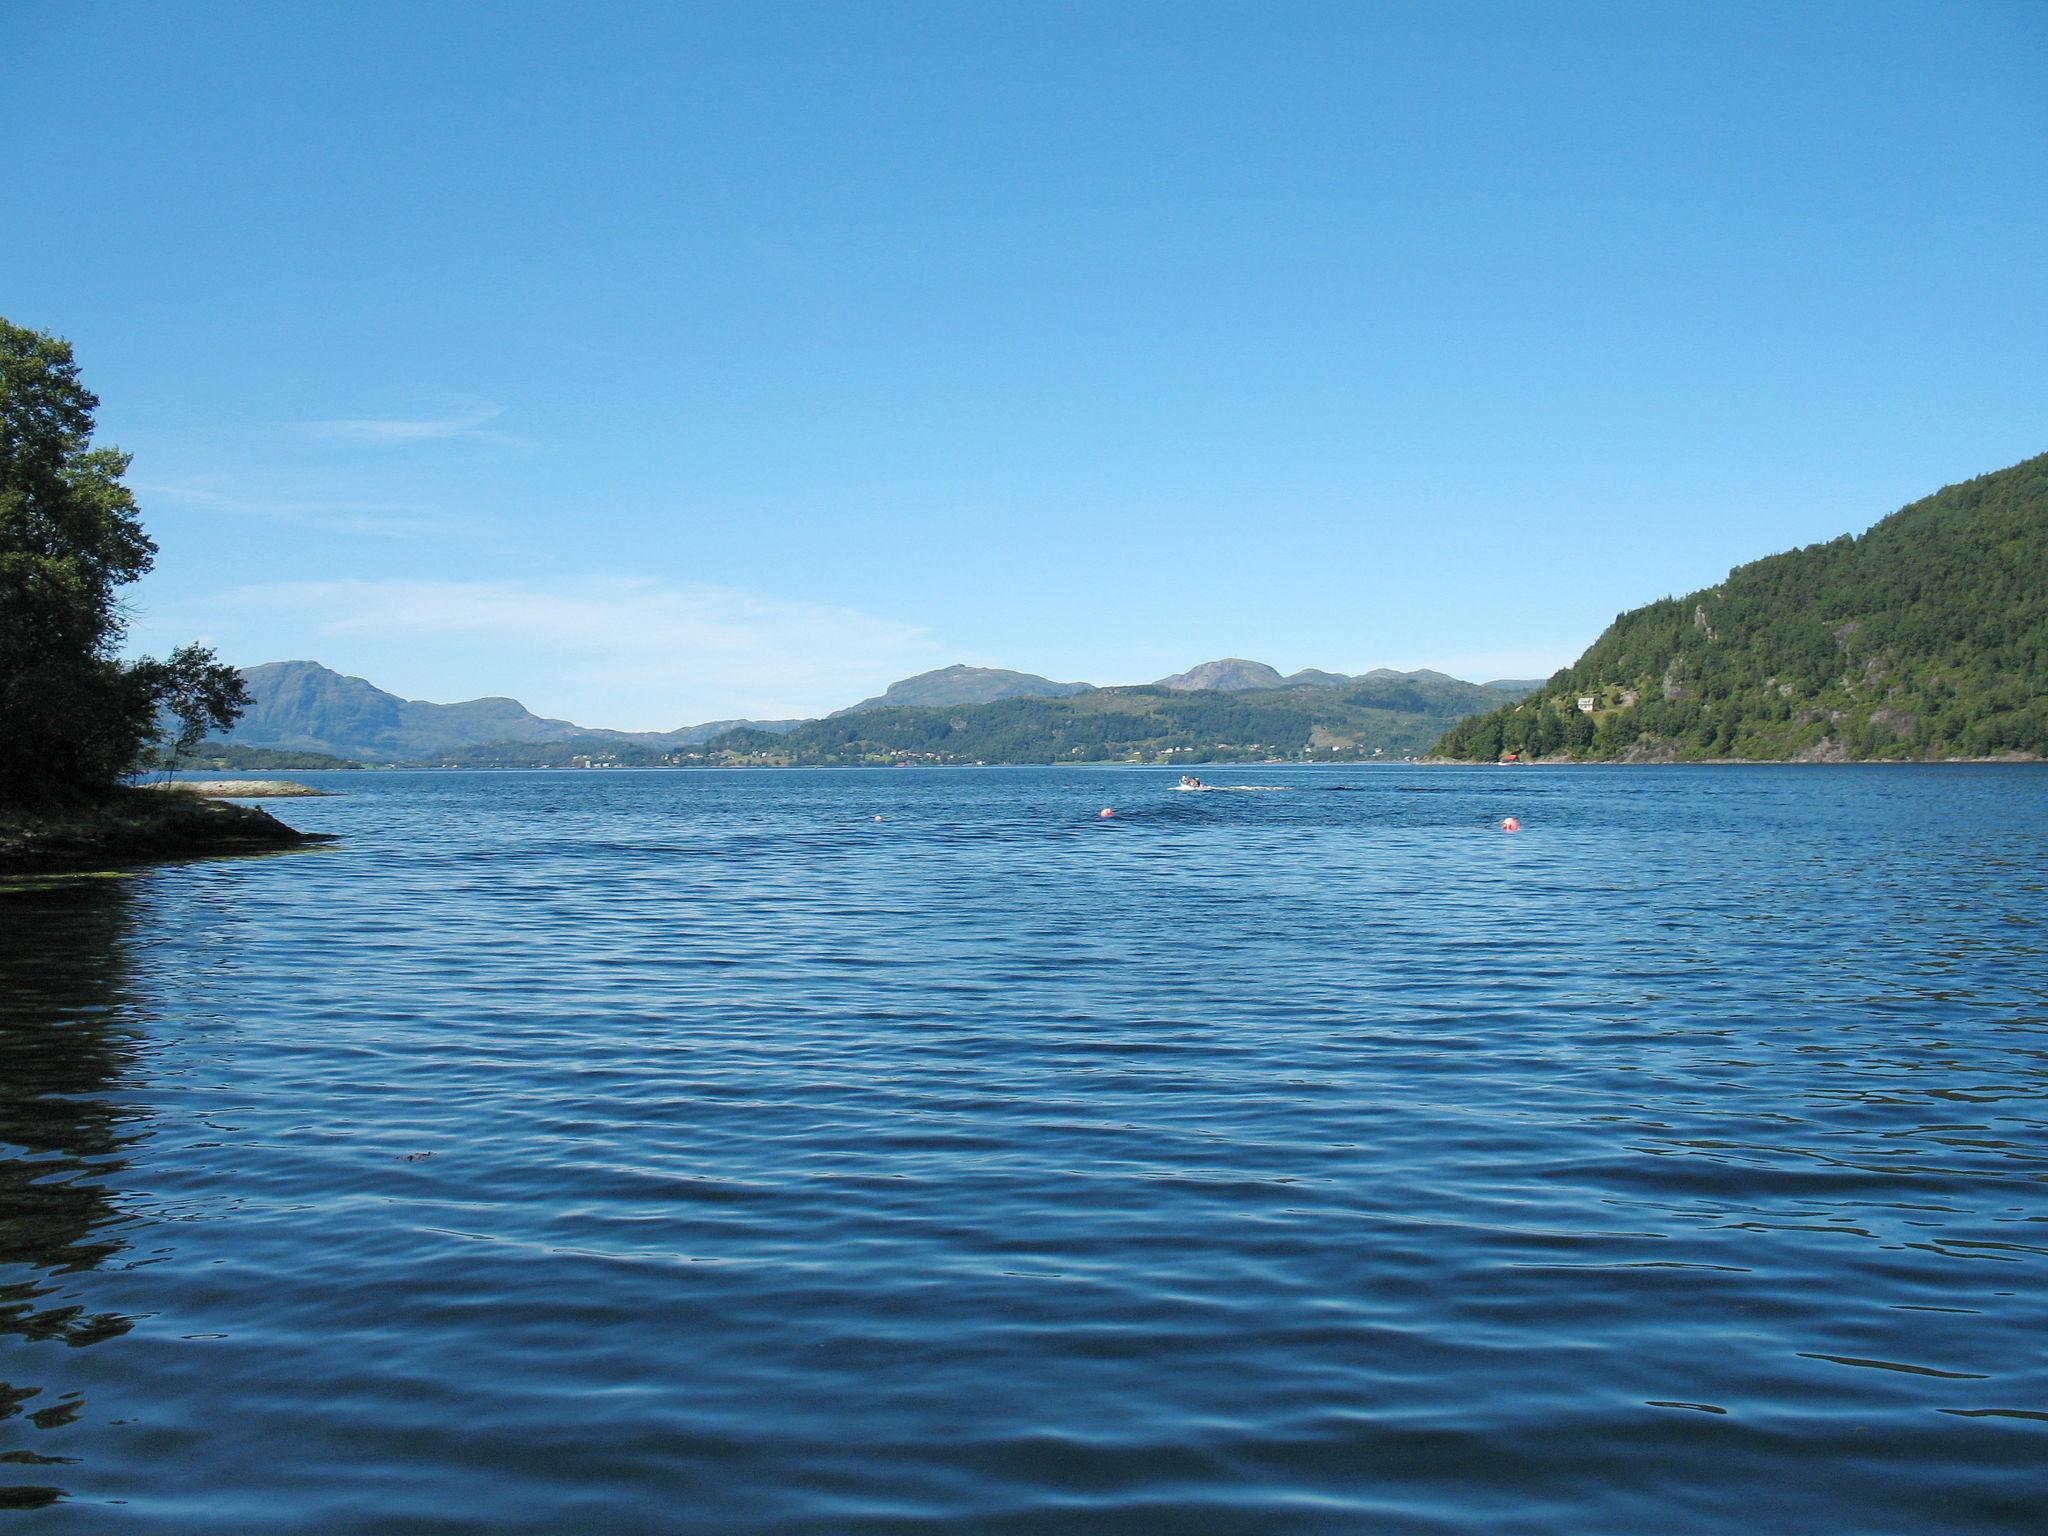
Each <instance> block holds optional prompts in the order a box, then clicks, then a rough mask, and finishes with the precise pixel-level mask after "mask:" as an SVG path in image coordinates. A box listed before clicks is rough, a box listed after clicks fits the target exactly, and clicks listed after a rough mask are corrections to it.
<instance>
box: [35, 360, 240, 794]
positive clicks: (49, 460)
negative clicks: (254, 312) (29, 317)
mask: <svg viewBox="0 0 2048 1536" xmlns="http://www.w3.org/2000/svg"><path fill="white" fill-rule="evenodd" d="M98 408H99V400H98V398H97V397H96V396H94V395H93V393H92V392H91V391H90V390H88V389H86V388H85V386H84V385H83V384H82V383H81V382H80V381H79V377H78V366H77V364H76V363H75V362H74V361H73V360H72V355H71V345H70V343H69V342H66V341H62V340H60V339H58V338H57V337H55V336H51V335H48V334H47V333H45V332H42V331H32V330H27V329H25V328H23V327H21V326H17V325H11V324H9V323H8V322H7V321H5V320H0V803H6V802H12V803H24V802H28V801H35V800H46V799H52V798H68V797H73V796H77V795H80V794H89V793H92V792H94V791H98V790H105V789H108V788H111V787H112V786H113V785H114V784H115V783H117V782H118V781H119V780H120V779H121V777H122V776H123V775H124V774H127V773H129V772H131V771H133V770H134V769H135V768H137V767H139V766H140V765H141V764H142V763H143V761H144V760H145V758H146V757H147V755H148V754H149V753H150V751H151V749H152V747H153V746H154V745H155V744H156V743H157V742H159V741H161V740H163V739H165V738H166V737H175V738H176V739H179V740H183V739H184V738H185V737H187V736H190V737H191V738H192V740H193V741H195V742H196V740H197V739H198V737H199V736H200V735H203V734H204V733H205V730H206V728H207V727H209V726H211V727H214V728H218V729H221V730H225V729H227V728H228V727H229V726H230V725H232V724H233V723H234V721H235V720H236V718H237V717H239V716H240V714H241V712H242V710H243V709H245V708H246V707H247V706H248V702H249V701H248V695H247V693H246V692H245V691H244V689H243V686H242V681H241V678H240V677H239V676H238V675H237V674H236V673H235V671H234V669H233V668H232V667H229V666H226V665H225V664H223V663H221V662H220V661H218V660H216V659H215V657H214V655H213V653H212V652H211V651H209V650H206V649H204V648H203V647H199V646H186V647H184V648H183V649H181V650H179V651H176V652H174V653H173V654H172V656H171V658H170V659H169V660H168V661H161V662H159V661H153V660H150V659H147V658H145V659H143V660H141V661H138V662H133V663H126V662H123V661H122V660H121V657H120V649H121V642H122V640H123V639H124V638H125V635H126V623H125V620H124V618H123V615H122V612H121V607H120V603H119V601H118V598H117V595H116V594H117V593H118V591H119V589H120V588H121V587H124V586H126V585H128V584H129V583H131V582H133V581H135V580H136V579H137V578H139V577H140V576H142V575H143V573H144V572H146V571H148V570H149V568H150V566H151V565H152V563H154V561H155V558H156V545H155V544H154V543H152V542H151V540H150V538H149V536H148V535H147V534H146V533H144V532H143V531H142V522H141V519H140V517H139V515H138V514H137V510H136V506H135V498H134V496H133V495H131V494H130V493H129V490H128V488H127V486H125V485H123V484H122V483H121V477H122V476H123V475H124V474H125V473H127V470H128V462H129V461H128V455H126V454H124V453H122V452H120V451H119V450H118V449H114V448H95V447H93V446H92V433H93V424H94V413H95V412H96V411H97V410H98ZM168 720H175V721H177V722H178V725H177V727H176V728H175V729H173V728H172V727H171V726H170V725H169V724H168V723H167V721H168Z"/></svg>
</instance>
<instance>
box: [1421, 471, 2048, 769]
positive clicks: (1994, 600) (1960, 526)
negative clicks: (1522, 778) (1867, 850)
mask: <svg viewBox="0 0 2048 1536" xmlns="http://www.w3.org/2000/svg"><path fill="white" fill-rule="evenodd" d="M1581 699H1588V700H1590V701H1591V702H1592V705H1593V708H1592V710H1591V712H1590V713H1589V712H1586V711H1583V710H1582V709H1581V708H1580V705H1579V701H1580V700H1581ZM1437 750H1438V751H1439V752H1442V753H1444V754H1445V755H1447V756H1452V757H1464V758H1493V757H1497V756H1499V755H1500V754H1501V753H1502V752H1508V751H1513V752H1521V753H1524V754H1527V755H1530V756H1547V755H1551V754H1554V753H1568V754H1569V755H1571V756H1573V757H1579V758H1620V757H1631V756H1659V757H1678V758H1711V757H1744V758H1793V757H1816V756H1825V757H1853V758H1938V757H1983V756H1991V755H1995V754H1998V753H2004V752H2030V753H2036V754H2048V455H2042V456H2041V457H2039V458H2034V459H2029V460H2027V461H2026V462H2024V463H2021V464H2015V465H2013V466H2012V467H2011V468H2009V469H2002V470H1999V471H1996V472H1995V473H1993V474H1988V475H1981V476H1979V477H1978V478H1976V479H1974V480H1969V481H1965V482H1964V483H1962V484H1960V485H1952V486H1949V487H1947V488H1946V489H1944V490H1942V491H1939V492H1937V493H1936V494H1934V495H1932V496H1929V497H1927V498H1926V499H1924V500H1922V501H1917V502H1915V503H1913V504H1912V505H1911V506H1908V507H1905V508H1902V509H1901V510H1900V511H1898V512H1895V513H1893V514H1892V515H1891V516H1890V517H1887V518H1885V519H1884V520H1883V521H1882V522H1879V523H1878V524H1877V525H1876V526H1874V527H1872V528H1871V529H1870V530H1869V531H1867V532H1866V533H1863V534H1862V535H1860V536H1857V537H1854V538H1851V537H1848V536H1846V535H1845V536H1844V537H1842V538H1839V539H1835V540H1832V541H1831V542H1829V543H1826V544H1815V545H1811V546H1809V547H1807V548H1805V549H1798V550H1792V551H1789V552H1788V553H1785V554H1780V555H1772V556H1770V557H1768V558H1766V559H1763V560H1758V561H1755V562H1753V563H1752V564H1749V565H1744V566H1738V567H1737V568H1736V569H1735V570H1733V571H1730V572H1729V573H1728V577H1727V579H1726V580H1725V581H1723V582H1722V583H1721V584H1720V585H1719V586H1715V587H1710V588H1708V589H1706V590H1705V591H1701V592H1694V593H1692V594H1691V595H1690V596H1687V597H1683V598H1665V599H1663V600H1662V601H1660V602H1655V603H1650V604H1648V605H1646V606H1644V607H1642V608H1637V609H1635V610H1633V611H1632V612H1629V613H1624V614H1621V615H1619V616H1618V617H1617V618H1616V619H1615V621H1614V623H1613V624H1611V625H1610V626H1608V628H1607V630H1606V631H1605V632H1604V633H1603V634H1602V635H1601V636H1600V638H1599V639H1598V640H1596V641H1594V642H1593V645H1592V646H1591V647H1590V648H1589V649H1588V650H1587V651H1586V653H1585V655H1583V656H1581V657H1580V658H1579V659H1578V661H1577V662H1576V663H1575V664H1573V665H1572V666H1571V667H1568V668H1567V669H1565V670H1564V671H1562V672H1560V673H1558V674H1557V675H1556V676H1555V677H1553V678H1551V679H1550V680H1549V681H1548V682H1547V683H1545V684H1544V686H1543V688H1542V689H1541V690H1540V691H1539V692H1538V693H1536V694H1535V695H1533V696H1532V697H1530V698H1528V699H1526V700H1524V701H1522V703H1520V704H1519V705H1512V706H1509V707H1508V708H1505V709H1501V710H1496V711H1495V712H1493V713H1492V714H1488V715H1483V716H1480V717H1478V718H1477V719H1473V720H1467V721H1465V722H1464V723H1462V724H1461V725H1459V726H1457V727H1456V728H1455V729H1453V730H1452V731H1450V732H1449V733H1448V734H1447V735H1446V736H1445V737H1444V739H1443V741H1442V742H1440V743H1439V744H1438V748H1437Z"/></svg>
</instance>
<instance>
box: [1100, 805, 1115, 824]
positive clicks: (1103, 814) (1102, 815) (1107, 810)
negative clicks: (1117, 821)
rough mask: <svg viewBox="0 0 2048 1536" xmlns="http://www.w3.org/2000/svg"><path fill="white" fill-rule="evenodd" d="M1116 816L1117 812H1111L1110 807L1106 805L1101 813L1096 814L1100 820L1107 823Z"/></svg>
mask: <svg viewBox="0 0 2048 1536" xmlns="http://www.w3.org/2000/svg"><path fill="white" fill-rule="evenodd" d="M1115 814H1116V812H1115V811H1113V810H1111V809H1110V808H1109V807H1108V806H1106V805H1105V806H1104V807H1103V808H1102V809H1101V810H1100V811H1098V812H1096V815H1097V817H1098V818H1100V819H1101V820H1103V821H1107V820H1109V818H1110V817H1112V816H1114V815H1115Z"/></svg>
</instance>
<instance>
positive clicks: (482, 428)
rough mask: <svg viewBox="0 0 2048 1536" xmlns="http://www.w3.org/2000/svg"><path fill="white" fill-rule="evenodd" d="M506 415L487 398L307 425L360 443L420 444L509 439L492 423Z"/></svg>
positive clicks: (318, 433)
mask: <svg viewBox="0 0 2048 1536" xmlns="http://www.w3.org/2000/svg"><path fill="white" fill-rule="evenodd" d="M504 414H505V411H504V407H502V406H498V405H493V404H491V403H490V402H489V401H487V400H472V401H463V402H452V403H450V404H449V405H447V406H445V407H444V408H442V409H441V410H439V411H436V412H432V413H430V414H426V415H418V416H345V417H339V418H336V419H333V420H329V421H311V422H307V423H306V426H307V429H308V430H309V431H311V432H312V433H313V434H314V436H316V437H331V438H344V439H347V440H349V441H351V442H358V443H420V442H429V441H434V440H439V439H446V438H464V437H466V438H481V439H484V440H487V441H491V442H509V441H511V439H510V438H509V437H507V436H506V435H505V434H503V433H501V432H496V431H493V430H491V429H490V427H491V423H492V422H494V421H496V420H497V419H498V418H499V417H501V416H503V415H504Z"/></svg>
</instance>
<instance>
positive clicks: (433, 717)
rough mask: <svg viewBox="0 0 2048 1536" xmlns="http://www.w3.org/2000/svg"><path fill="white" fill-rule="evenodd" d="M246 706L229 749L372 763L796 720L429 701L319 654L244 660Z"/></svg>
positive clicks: (707, 732) (636, 740)
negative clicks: (621, 724) (622, 725)
mask: <svg viewBox="0 0 2048 1536" xmlns="http://www.w3.org/2000/svg"><path fill="white" fill-rule="evenodd" d="M241 675H242V681H243V682H244V683H245V684H246V685H247V686H248V689H249V696H250V699H251V703H250V706H249V709H248V712H247V713H246V714H244V715H243V716H242V718H241V719H240V720H239V721H237V722H236V724H235V728H234V730H233V731H232V732H231V733H229V735H228V736H227V738H226V740H225V741H224V742H221V743H215V744H213V745H215V746H217V747H220V748H222V749H226V748H240V749H250V748H273V749H278V750H284V751H293V752H318V753H325V754H327V755H330V756H334V757H343V758H356V759H360V760H363V761H365V762H382V763H389V762H406V761H411V760H414V759H418V758H426V757H434V756H437V755H439V754H442V753H445V752H447V751H448V750H450V749H451V748H457V747H470V746H475V745H477V744H479V743H496V744H506V743H534V742H566V741H579V742H581V741H586V740H592V741H599V742H605V743H627V744H630V745H634V746H642V747H652V748H660V747H668V746H683V745H695V744H697V743H700V742H703V741H705V740H708V739H709V738H710V737H712V736H716V735H720V734H722V733H724V732H726V731H730V730H733V729H735V728H737V727H741V726H746V727H749V728H752V729H756V730H766V731H770V732H773V731H779V730H785V729H787V728H789V727H790V726H792V725H794V724H796V722H795V721H788V720H765V721H764V720H718V721H712V722H710V723H708V724H704V725H695V726H684V727H683V728H682V729H680V730H676V731H606V730H594V729H591V728H589V727H586V726H580V725H574V724H571V723H570V722H569V721H567V720H552V719H548V718H545V717H543V716H540V715H536V714H534V713H532V712H531V711H530V710H528V709H527V708H526V706H525V705H523V704H521V703H520V702H519V701H518V700H516V699H505V698H486V699H470V700H468V701H467V702H465V703H461V704H430V703H427V702H426V701H424V700H420V699H401V698H399V697H398V696H397V695H396V694H392V693H386V692H385V691H384V690H383V689H381V688H378V687H376V686H375V685H373V684H371V683H368V682H365V681H364V680H363V679H362V678H360V677H345V676H343V675H342V674H341V673H339V672H336V671H333V670H332V669H330V668H328V667H323V666H321V665H320V663H318V662H317V661H272V662H266V663H264V664H263V665H262V666H258V667H244V668H242V671H241Z"/></svg>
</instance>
